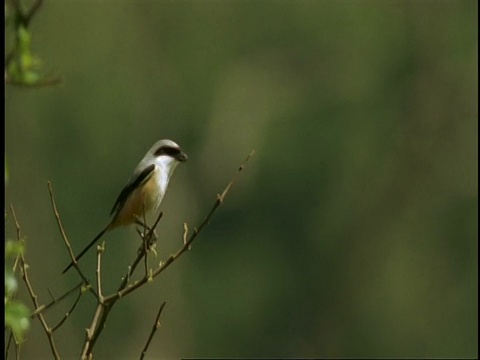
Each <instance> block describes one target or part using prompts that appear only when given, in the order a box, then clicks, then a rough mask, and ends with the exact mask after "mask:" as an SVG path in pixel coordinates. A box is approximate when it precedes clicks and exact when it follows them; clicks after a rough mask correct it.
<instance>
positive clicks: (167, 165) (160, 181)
mask: <svg viewBox="0 0 480 360" xmlns="http://www.w3.org/2000/svg"><path fill="white" fill-rule="evenodd" d="M154 164H155V170H154V171H155V181H156V183H157V186H158V198H157V201H156V204H155V209H157V208H158V206H160V203H161V202H162V200H163V197H164V196H165V192H166V191H167V187H168V182H169V181H170V177H171V176H172V174H173V172H174V171H175V168H176V167H177V165H178V161H176V160H175V159H173V158H172V157H170V156H159V157H157V158H155V161H154Z"/></svg>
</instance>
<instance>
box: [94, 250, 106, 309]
mask: <svg viewBox="0 0 480 360" xmlns="http://www.w3.org/2000/svg"><path fill="white" fill-rule="evenodd" d="M104 249H105V241H104V242H103V243H102V245H101V246H97V270H96V271H95V273H96V275H97V294H98V301H99V302H100V303H103V295H102V294H103V292H102V254H103V250H104Z"/></svg>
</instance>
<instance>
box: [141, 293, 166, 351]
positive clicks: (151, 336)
mask: <svg viewBox="0 0 480 360" xmlns="http://www.w3.org/2000/svg"><path fill="white" fill-rule="evenodd" d="M166 303H167V302H166V301H164V302H163V303H162V305H160V309H158V313H157V317H156V318H155V322H154V324H153V327H152V331H150V335H149V336H148V340H147V343H146V344H145V347H144V348H143V350H142V354H141V355H140V360H142V359H143V358H144V357H145V354H146V353H147V350H148V347H149V346H150V342H151V341H152V339H153V335H155V332H156V331H157V330H158V328H159V327H160V326H161V325H160V315H162V311H163V308H164V307H165V304H166Z"/></svg>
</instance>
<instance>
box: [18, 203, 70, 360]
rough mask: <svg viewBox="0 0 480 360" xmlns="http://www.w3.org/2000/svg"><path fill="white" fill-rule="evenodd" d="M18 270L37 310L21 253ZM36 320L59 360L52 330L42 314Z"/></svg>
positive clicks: (36, 302) (35, 298)
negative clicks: (38, 321)
mask: <svg viewBox="0 0 480 360" xmlns="http://www.w3.org/2000/svg"><path fill="white" fill-rule="evenodd" d="M10 208H11V210H12V216H13V219H14V221H15V226H16V227H17V237H18V239H20V224H19V222H18V220H17V216H16V215H15V210H14V209H13V206H12V205H10ZM20 270H21V272H22V279H23V281H24V283H25V285H26V287H27V290H28V293H29V295H30V298H31V299H32V302H33V306H34V307H35V309H38V308H39V307H40V306H39V304H38V300H37V295H35V292H34V291H33V287H32V284H31V283H30V279H29V277H28V265H27V264H26V262H25V257H24V255H23V253H21V254H20ZM38 318H39V320H40V323H41V324H42V327H43V329H44V330H45V334H46V335H47V338H48V342H49V344H50V349H51V350H52V353H53V356H54V358H55V359H60V355H59V354H58V350H57V348H56V346H55V341H54V340H53V332H52V329H50V328H49V326H48V325H47V322H46V320H45V318H44V316H43V314H42V313H39V314H38Z"/></svg>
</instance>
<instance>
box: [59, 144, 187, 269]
mask: <svg viewBox="0 0 480 360" xmlns="http://www.w3.org/2000/svg"><path fill="white" fill-rule="evenodd" d="M186 160H187V154H185V153H184V152H183V151H182V150H181V149H180V146H178V145H177V144H176V143H175V142H173V141H172V140H159V141H157V142H156V143H155V144H154V145H153V146H152V147H151V148H150V150H148V152H147V153H146V154H145V156H144V157H143V159H142V160H141V161H140V163H139V164H138V165H137V167H136V168H135V171H134V172H133V174H132V176H130V179H128V182H127V184H126V185H125V187H124V188H123V189H122V191H121V192H120V195H118V198H117V201H116V202H115V204H114V205H113V208H112V211H111V212H110V215H113V216H112V219H111V220H110V222H109V223H108V224H107V226H105V228H104V229H103V230H102V231H100V233H99V234H98V235H97V236H95V238H94V239H93V240H92V241H91V242H90V243H89V244H88V245H87V246H86V247H85V249H83V250H82V251H81V252H80V254H78V255H77V257H76V258H75V261H78V260H79V259H80V258H81V257H82V256H83V255H84V254H85V253H86V252H87V251H88V250H89V249H90V248H91V247H92V246H93V245H94V244H95V243H96V242H97V241H98V239H100V238H101V237H102V236H103V234H105V233H106V232H107V231H109V230H112V229H114V228H116V227H118V226H123V225H129V224H135V223H136V224H142V221H141V219H143V215H144V212H145V213H149V212H154V211H156V210H157V208H158V207H159V205H160V203H161V202H162V200H163V197H164V196H165V192H166V191H167V186H168V182H169V181H170V177H171V176H172V174H173V172H174V170H175V168H176V167H177V165H178V164H179V163H180V162H184V161H186ZM142 225H143V224H142ZM72 266H73V261H72V262H71V263H70V264H69V265H68V266H67V267H66V268H65V270H63V272H62V274H64V273H65V272H66V271H67V270H68V269H70V268H71V267H72Z"/></svg>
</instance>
